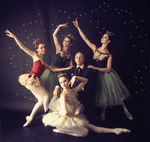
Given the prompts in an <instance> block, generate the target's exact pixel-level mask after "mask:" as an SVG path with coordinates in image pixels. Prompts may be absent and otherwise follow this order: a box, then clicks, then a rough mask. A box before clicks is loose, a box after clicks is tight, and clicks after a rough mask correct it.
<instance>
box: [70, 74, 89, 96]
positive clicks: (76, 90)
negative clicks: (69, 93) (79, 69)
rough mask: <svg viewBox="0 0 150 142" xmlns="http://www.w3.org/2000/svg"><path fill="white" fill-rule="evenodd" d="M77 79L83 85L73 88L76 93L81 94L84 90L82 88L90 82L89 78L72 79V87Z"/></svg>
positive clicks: (74, 77)
mask: <svg viewBox="0 0 150 142" xmlns="http://www.w3.org/2000/svg"><path fill="white" fill-rule="evenodd" d="M76 79H78V80H80V81H81V83H80V84H79V85H78V86H77V87H75V88H73V90H74V92H75V93H77V92H79V91H80V90H81V89H82V87H83V86H84V85H85V84H86V83H87V82H88V79H87V78H84V77H81V76H73V77H72V79H71V80H70V84H71V87H72V86H73V84H74V82H75V81H76Z"/></svg>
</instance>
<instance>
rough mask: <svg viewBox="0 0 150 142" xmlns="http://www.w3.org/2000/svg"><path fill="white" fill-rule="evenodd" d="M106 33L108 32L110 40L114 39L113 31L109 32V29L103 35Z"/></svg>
mask: <svg viewBox="0 0 150 142" xmlns="http://www.w3.org/2000/svg"><path fill="white" fill-rule="evenodd" d="M105 34H107V35H108V37H109V40H111V41H112V40H113V39H114V35H115V34H114V33H113V32H109V31H106V33H104V34H103V35H102V36H104V35H105Z"/></svg>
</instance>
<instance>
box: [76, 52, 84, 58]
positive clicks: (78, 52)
mask: <svg viewBox="0 0 150 142" xmlns="http://www.w3.org/2000/svg"><path fill="white" fill-rule="evenodd" d="M78 53H81V54H82V55H83V57H84V54H83V53H82V52H81V51H78V52H77V53H76V54H78ZM76 54H75V56H76Z"/></svg>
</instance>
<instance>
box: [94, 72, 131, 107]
mask: <svg viewBox="0 0 150 142" xmlns="http://www.w3.org/2000/svg"><path fill="white" fill-rule="evenodd" d="M96 79H97V81H96V82H97V83H96V95H95V101H96V106H98V107H104V106H110V107H111V106H116V105H121V104H122V103H123V101H124V100H126V99H127V98H129V97H130V94H129V91H128V89H127V88H126V86H125V85H124V84H123V82H122V81H121V79H120V77H119V76H118V74H117V73H116V71H115V70H114V69H112V70H111V71H110V72H108V73H101V72H100V71H98V72H97V74H96Z"/></svg>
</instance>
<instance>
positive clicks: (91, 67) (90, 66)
mask: <svg viewBox="0 0 150 142" xmlns="http://www.w3.org/2000/svg"><path fill="white" fill-rule="evenodd" d="M87 68H90V69H93V70H96V67H94V66H93V65H88V67H87Z"/></svg>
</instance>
